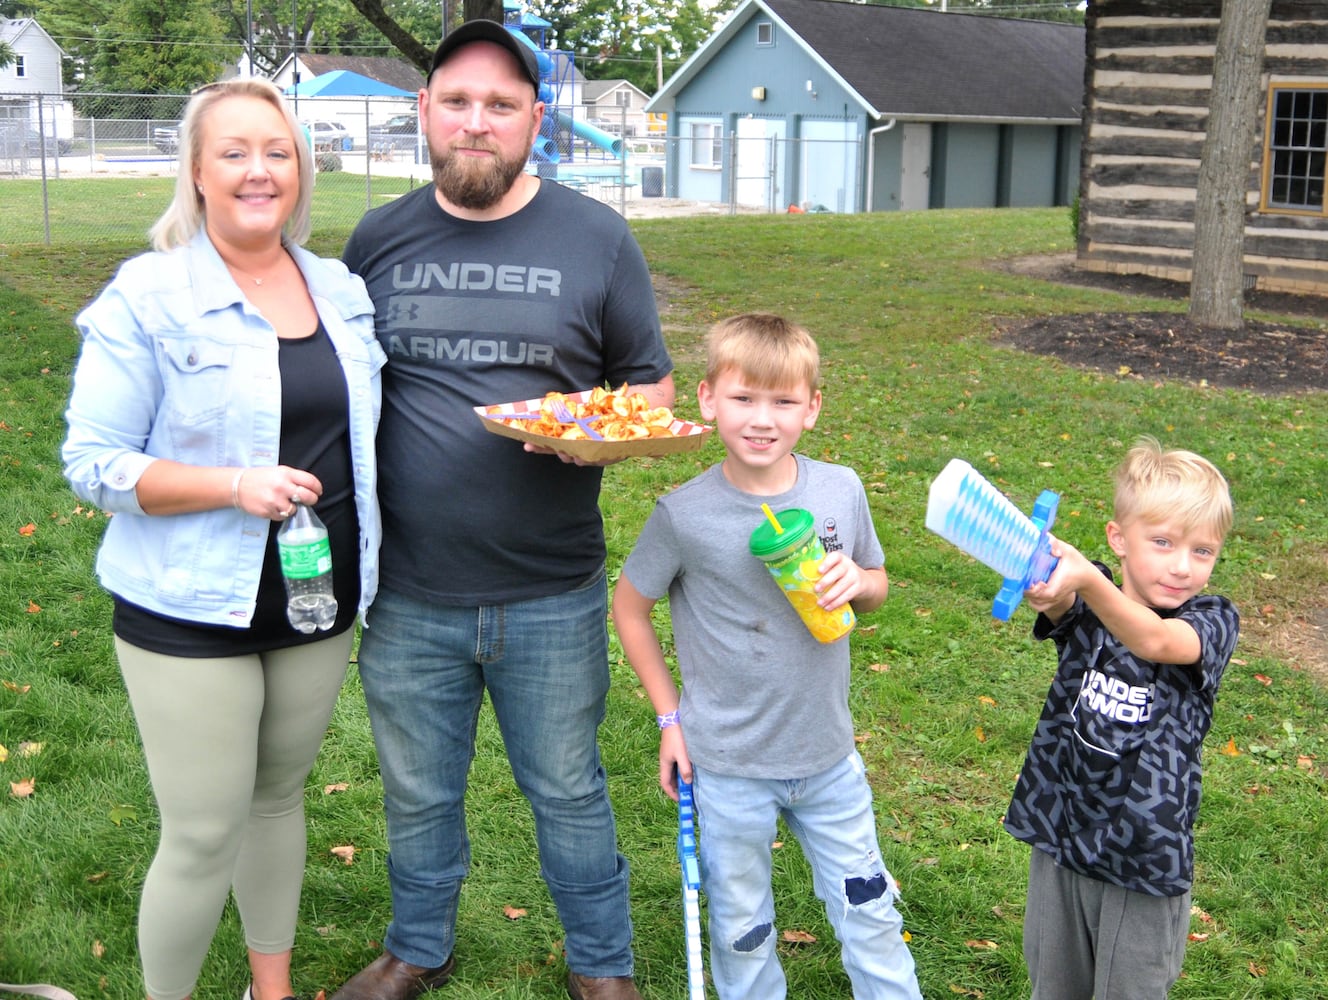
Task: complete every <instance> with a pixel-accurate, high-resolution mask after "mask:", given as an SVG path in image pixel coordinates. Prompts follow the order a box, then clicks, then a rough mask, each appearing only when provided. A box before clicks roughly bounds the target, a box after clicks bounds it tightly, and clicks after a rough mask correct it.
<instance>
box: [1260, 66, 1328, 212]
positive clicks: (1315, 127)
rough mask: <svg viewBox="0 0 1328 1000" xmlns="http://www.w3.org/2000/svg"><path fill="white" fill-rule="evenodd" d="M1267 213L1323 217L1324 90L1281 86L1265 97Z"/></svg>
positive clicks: (1327, 115) (1327, 93)
mask: <svg viewBox="0 0 1328 1000" xmlns="http://www.w3.org/2000/svg"><path fill="white" fill-rule="evenodd" d="M1265 131H1266V135H1267V140H1266V149H1265V152H1264V174H1263V176H1264V182H1263V205H1262V208H1263V209H1264V210H1265V211H1272V212H1278V211H1281V212H1311V213H1314V214H1316V215H1324V214H1326V213H1325V204H1324V175H1325V169H1326V165H1325V158H1328V86H1319V87H1315V86H1305V85H1300V86H1295V87H1291V86H1280V85H1277V84H1274V85H1273V86H1272V88H1271V89H1270V90H1269V93H1268V124H1267V128H1266V130H1265Z"/></svg>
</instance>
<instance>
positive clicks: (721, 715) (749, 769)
mask: <svg viewBox="0 0 1328 1000" xmlns="http://www.w3.org/2000/svg"><path fill="white" fill-rule="evenodd" d="M796 458H797V461H798V481H797V484H796V485H795V486H794V487H793V488H792V489H791V490H789V491H788V492H787V493H782V494H780V495H779V496H773V497H764V496H754V495H753V494H750V493H743V492H742V491H741V490H738V489H737V488H735V487H734V486H733V485H732V484H730V483H729V481H728V480H727V479H725V478H724V473H723V472H722V471H721V468H720V466H718V465H715V466H712V467H711V468H710V469H708V470H706V471H705V472H703V473H701V475H699V476H697V477H696V478H695V479H693V480H691V481H690V482H688V483H686V484H684V485H683V486H681V487H679V488H678V489H676V490H674V491H673V492H672V493H670V494H668V495H667V496H664V497H661V498H660V499H659V501H658V502H657V503H656V504H655V509H654V511H653V513H651V515H650V518H649V519H648V520H647V522H646V526H645V528H644V529H643V530H642V532H641V537H640V539H638V541H637V543H636V546H635V548H634V549H633V550H632V553H631V555H630V556H628V557H627V561H626V563H625V564H624V565H623V574H624V575H625V576H626V577H627V579H628V580H630V581H631V583H632V586H633V587H635V588H636V589H637V590H638V591H639V592H640V593H641V594H642V595H643V596H645V597H648V598H651V599H655V600H658V599H660V598H662V597H664V596H665V595H666V594H667V595H668V598H669V611H670V614H671V616H672V620H673V638H674V642H675V644H676V646H677V650H678V669H679V672H680V673H681V675H682V701H681V703H680V705H679V710H680V713H681V716H680V717H681V720H682V727H683V735H684V736H685V738H686V740H687V751H688V754H689V755H690V757H691V758H692V760H693V761H694V762H695V763H697V764H700V765H701V766H702V767H705V768H708V769H710V770H713V771H717V772H719V773H721V774H730V775H736V776H740V777H748V778H805V777H809V776H810V775H813V774H817V773H819V772H821V771H824V770H825V769H826V768H828V767H830V766H832V765H833V764H835V763H837V762H838V761H840V760H842V759H843V758H844V757H845V756H847V755H848V754H849V753H850V752H851V751H852V750H853V722H852V719H851V717H850V715H849V710H848V683H849V644H848V640H847V639H840V640H839V641H838V642H834V643H829V644H822V643H820V642H817V641H816V640H815V639H814V638H812V635H811V633H810V632H808V631H807V629H806V627H805V626H804V625H803V624H802V621H801V619H800V618H799V617H798V613H797V612H796V611H795V610H794V609H793V606H792V605H791V604H789V602H788V600H787V599H786V598H785V597H784V595H783V593H782V592H781V591H780V589H779V586H778V585H777V584H776V583H775V581H774V579H773V578H772V577H771V575H770V572H769V571H768V570H767V569H766V568H765V565H764V564H763V563H762V562H761V561H760V560H758V559H757V558H756V557H755V556H753V555H752V554H751V551H750V550H749V549H748V547H747V543H748V539H749V538H750V537H751V534H752V532H753V531H754V530H755V529H756V528H757V527H759V526H760V525H761V524H762V523H764V521H765V515H764V514H763V513H762V512H761V504H762V502H765V503H768V504H770V507H771V509H772V510H775V511H780V510H786V509H788V508H790V507H801V508H804V509H806V510H809V511H811V512H812V515H813V516H814V517H815V519H816V532H817V534H818V535H820V536H821V541H822V544H824V545H825V548H826V551H827V552H830V551H832V550H834V549H843V550H844V552H845V553H846V554H847V555H848V556H849V557H850V558H851V559H852V560H853V561H854V562H856V563H857V564H858V565H859V566H862V567H863V568H865V569H879V568H881V567H882V566H883V565H884V563H885V556H884V554H883V553H882V551H881V543H880V541H879V540H878V539H877V537H876V532H875V529H874V528H873V527H872V521H871V511H870V510H869V509H868V506H867V494H866V492H865V491H864V490H863V488H862V483H861V481H860V480H859V479H858V477H857V475H856V473H854V472H853V470H851V469H848V468H845V467H843V466H838V465H830V464H828V463H825V462H817V461H814V460H812V459H809V458H805V457H803V456H802V455H798V456H796Z"/></svg>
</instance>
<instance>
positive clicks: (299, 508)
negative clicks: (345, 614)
mask: <svg viewBox="0 0 1328 1000" xmlns="http://www.w3.org/2000/svg"><path fill="white" fill-rule="evenodd" d="M277 551H278V553H280V555H281V575H282V577H283V578H285V580H286V617H287V618H289V619H290V623H291V625H292V627H294V628H295V629H296V630H297V631H299V632H305V633H309V632H312V631H314V629H322V630H323V631H326V630H327V629H330V628H331V627H332V624H333V623H334V622H335V621H336V620H337V599H336V597H334V596H333V593H332V546H331V544H330V543H329V542H328V540H327V528H326V526H324V524H323V522H322V520H321V519H320V518H319V517H318V515H317V514H315V513H314V511H313V508H312V507H306V506H305V505H304V504H301V503H297V504H295V513H294V514H292V515H291V516H290V517H288V518H286V522H285V523H284V524H283V525H282V526H281V529H280V530H279V531H278V532H277Z"/></svg>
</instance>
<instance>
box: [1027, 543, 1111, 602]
mask: <svg viewBox="0 0 1328 1000" xmlns="http://www.w3.org/2000/svg"><path fill="white" fill-rule="evenodd" d="M1047 540H1048V541H1049V542H1050V543H1051V554H1052V555H1053V556H1055V557H1056V558H1057V559H1058V560H1060V561H1059V562H1058V563H1057V564H1056V568H1055V569H1054V570H1052V573H1051V576H1050V577H1049V578H1048V579H1047V580H1046V581H1045V582H1043V583H1034V584H1032V585H1031V586H1030V587H1029V588H1028V590H1026V591H1025V592H1024V599H1025V600H1026V601H1028V606H1029V607H1030V608H1032V609H1033V610H1034V611H1038V612H1041V613H1042V614H1044V615H1046V616H1047V617H1048V618H1051V619H1053V620H1058V619H1060V618H1061V617H1062V616H1063V615H1064V614H1065V613H1066V612H1067V611H1069V610H1070V608H1071V607H1073V606H1074V599H1075V596H1076V595H1077V594H1078V593H1079V590H1080V588H1081V587H1083V586H1085V585H1086V584H1089V583H1092V582H1093V581H1095V580H1097V579H1099V578H1100V577H1101V576H1102V574H1101V573H1100V572H1099V571H1098V569H1097V567H1096V566H1094V565H1093V564H1092V563H1091V562H1090V561H1089V560H1088V558H1087V557H1086V556H1085V555H1084V554H1083V553H1082V552H1080V551H1079V550H1078V549H1076V548H1075V547H1074V546H1073V545H1071V544H1070V543H1069V542H1063V541H1061V540H1060V539H1059V538H1057V537H1056V536H1054V535H1050V534H1049V535H1047Z"/></svg>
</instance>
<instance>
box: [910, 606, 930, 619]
mask: <svg viewBox="0 0 1328 1000" xmlns="http://www.w3.org/2000/svg"><path fill="white" fill-rule="evenodd" d="M913 613H914V614H915V615H917V616H918V617H919V618H929V617H931V608H914V609H913Z"/></svg>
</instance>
